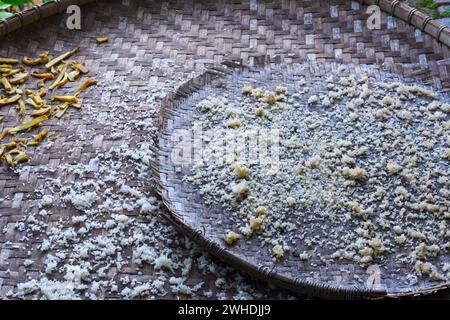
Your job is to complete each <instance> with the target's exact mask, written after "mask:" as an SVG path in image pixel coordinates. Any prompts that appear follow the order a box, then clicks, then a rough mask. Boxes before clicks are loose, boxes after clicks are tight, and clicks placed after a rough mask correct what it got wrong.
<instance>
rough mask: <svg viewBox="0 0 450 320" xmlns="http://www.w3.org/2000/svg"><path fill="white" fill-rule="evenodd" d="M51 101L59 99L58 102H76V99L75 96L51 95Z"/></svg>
mask: <svg viewBox="0 0 450 320" xmlns="http://www.w3.org/2000/svg"><path fill="white" fill-rule="evenodd" d="M50 100H52V101H60V102H71V103H77V102H78V99H77V97H76V96H52V97H51V98H50Z"/></svg>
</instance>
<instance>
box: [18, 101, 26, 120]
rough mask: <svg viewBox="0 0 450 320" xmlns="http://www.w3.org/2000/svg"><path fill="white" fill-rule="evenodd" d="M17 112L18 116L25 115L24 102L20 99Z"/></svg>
mask: <svg viewBox="0 0 450 320" xmlns="http://www.w3.org/2000/svg"><path fill="white" fill-rule="evenodd" d="M18 110H19V113H18V114H17V115H18V116H19V118H23V117H24V116H25V112H26V107H25V103H24V102H23V100H22V99H20V100H19V109H18Z"/></svg>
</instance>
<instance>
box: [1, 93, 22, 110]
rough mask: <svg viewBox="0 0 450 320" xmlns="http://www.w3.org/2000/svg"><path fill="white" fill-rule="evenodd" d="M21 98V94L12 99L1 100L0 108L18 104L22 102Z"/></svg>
mask: <svg viewBox="0 0 450 320" xmlns="http://www.w3.org/2000/svg"><path fill="white" fill-rule="evenodd" d="M21 97H22V96H21V95H20V94H16V95H14V96H12V97H9V98H3V99H0V107H3V106H6V105H8V104H11V103H14V102H17V101H19V100H20V98H21Z"/></svg>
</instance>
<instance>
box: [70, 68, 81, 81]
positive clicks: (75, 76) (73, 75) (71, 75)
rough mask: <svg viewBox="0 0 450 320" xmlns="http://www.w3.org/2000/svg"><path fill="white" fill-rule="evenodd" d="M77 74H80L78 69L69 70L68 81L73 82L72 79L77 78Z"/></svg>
mask: <svg viewBox="0 0 450 320" xmlns="http://www.w3.org/2000/svg"><path fill="white" fill-rule="evenodd" d="M79 76H80V70H73V71H71V72H69V75H68V78H69V81H72V82H73V81H75V80H77V79H78V78H79Z"/></svg>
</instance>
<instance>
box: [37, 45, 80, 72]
mask: <svg viewBox="0 0 450 320" xmlns="http://www.w3.org/2000/svg"><path fill="white" fill-rule="evenodd" d="M79 48H80V46H77V47H76V48H75V49H73V50H70V51H69V52H66V53H63V54H62V55H60V56H58V57H56V58H54V59H53V60H51V61H50V62H48V63H47V64H46V65H45V67H46V68H48V69H50V68H51V67H53V66H55V65H57V64H59V63H60V62H61V61H63V60H65V59H67V58H69V57H71V56H72V55H74V54H75V53H76V52H77V51H78V49H79Z"/></svg>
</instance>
